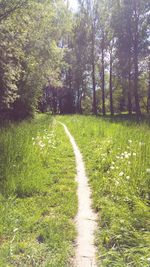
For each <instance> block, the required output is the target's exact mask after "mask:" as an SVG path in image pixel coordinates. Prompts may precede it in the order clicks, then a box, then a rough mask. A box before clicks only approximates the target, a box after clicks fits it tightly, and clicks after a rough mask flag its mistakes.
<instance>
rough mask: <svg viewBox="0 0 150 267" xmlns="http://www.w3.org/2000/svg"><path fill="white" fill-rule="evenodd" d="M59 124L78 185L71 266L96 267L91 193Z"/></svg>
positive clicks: (79, 161) (81, 165)
mask: <svg viewBox="0 0 150 267" xmlns="http://www.w3.org/2000/svg"><path fill="white" fill-rule="evenodd" d="M60 124H61V125H62V126H63V127H64V129H65V132H66V134H67V136H68V137H69V139H70V142H71V144H72V147H73V150H74V154H75V159H76V169H77V177H76V180H77V183H78V214H77V216H76V227H77V232H78V236H77V240H76V242H77V244H76V254H75V259H74V263H73V266H74V267H96V266H97V265H96V256H95V255H96V247H95V245H94V233H95V230H96V214H95V213H94V211H93V210H92V208H91V204H92V201H91V191H90V187H89V185H88V178H87V176H86V173H85V166H84V162H83V158H82V155H81V153H80V150H79V148H78V146H77V144H76V142H75V140H74V138H73V136H72V135H71V134H70V132H69V130H68V129H67V127H66V125H65V124H63V123H61V122H60Z"/></svg>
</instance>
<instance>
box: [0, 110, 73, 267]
mask: <svg viewBox="0 0 150 267" xmlns="http://www.w3.org/2000/svg"><path fill="white" fill-rule="evenodd" d="M0 170H1V173H0V214H1V216H0V266H1V267H6V266H7V267H8V266H9V267H12V266H17V267H19V266H20V267H22V266H23V267H29V266H38V267H39V266H40V267H42V266H44V267H66V266H69V261H70V258H71V256H72V254H73V240H74V238H75V228H74V223H73V218H74V216H75V214H76V211H77V197H76V183H75V181H74V177H75V160H74V155H73V152H72V148H71V145H70V143H69V140H68V138H67V137H66V135H65V133H64V131H63V128H62V126H60V125H56V123H55V122H54V120H53V119H52V118H51V117H50V116H48V115H40V116H38V117H37V118H36V119H35V120H32V121H31V122H24V123H21V124H18V125H14V124H13V125H9V127H5V128H2V129H1V130H0Z"/></svg>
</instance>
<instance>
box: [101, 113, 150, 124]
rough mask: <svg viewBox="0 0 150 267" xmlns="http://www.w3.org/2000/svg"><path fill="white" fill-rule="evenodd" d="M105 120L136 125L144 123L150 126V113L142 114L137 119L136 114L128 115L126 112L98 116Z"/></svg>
mask: <svg viewBox="0 0 150 267" xmlns="http://www.w3.org/2000/svg"><path fill="white" fill-rule="evenodd" d="M100 117H101V118H103V119H104V120H106V121H109V122H112V123H114V122H115V123H123V124H125V125H127V126H128V125H129V126H131V125H136V124H146V125H147V126H148V127H150V115H142V116H141V118H140V119H139V120H137V117H136V114H133V115H128V114H116V115H114V116H111V115H106V116H104V117H103V116H100Z"/></svg>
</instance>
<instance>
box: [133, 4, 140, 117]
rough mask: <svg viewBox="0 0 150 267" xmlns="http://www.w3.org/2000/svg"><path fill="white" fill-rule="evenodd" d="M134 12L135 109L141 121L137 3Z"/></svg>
mask: <svg viewBox="0 0 150 267" xmlns="http://www.w3.org/2000/svg"><path fill="white" fill-rule="evenodd" d="M134 10H135V18H134V20H135V29H134V40H133V48H134V98H135V107H136V116H137V120H139V118H140V116H141V109H140V102H139V93H138V80H139V65H138V41H139V40H138V39H139V38H138V21H139V18H138V14H137V3H136V0H135V1H134Z"/></svg>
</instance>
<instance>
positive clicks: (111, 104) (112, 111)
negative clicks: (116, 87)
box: [109, 49, 114, 116]
mask: <svg viewBox="0 0 150 267" xmlns="http://www.w3.org/2000/svg"><path fill="white" fill-rule="evenodd" d="M112 68H113V60H112V49H111V51H110V77H109V93H110V113H111V115H112V116H113V115H114V107H113V90H112Z"/></svg>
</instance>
